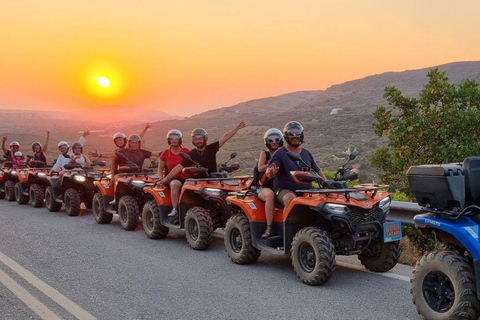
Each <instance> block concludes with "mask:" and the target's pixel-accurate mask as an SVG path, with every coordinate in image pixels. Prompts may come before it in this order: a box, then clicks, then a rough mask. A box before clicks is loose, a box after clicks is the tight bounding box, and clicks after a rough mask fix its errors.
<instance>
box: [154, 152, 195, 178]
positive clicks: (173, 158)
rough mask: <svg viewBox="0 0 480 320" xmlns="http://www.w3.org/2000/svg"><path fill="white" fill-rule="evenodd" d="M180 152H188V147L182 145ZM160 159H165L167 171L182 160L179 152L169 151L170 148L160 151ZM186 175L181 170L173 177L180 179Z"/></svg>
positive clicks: (186, 175) (186, 176)
mask: <svg viewBox="0 0 480 320" xmlns="http://www.w3.org/2000/svg"><path fill="white" fill-rule="evenodd" d="M181 152H184V153H188V152H190V149H188V148H185V147H183V148H182V151H181ZM160 160H162V161H165V163H166V165H167V170H168V172H170V171H172V169H173V168H175V166H176V165H177V164H179V163H180V162H182V160H183V158H182V156H181V155H180V154H174V153H172V152H170V148H168V149H165V151H163V152H162V154H161V155H160ZM188 177H189V175H188V174H185V173H183V172H181V171H180V173H179V174H177V175H176V176H175V178H180V179H187V178H188Z"/></svg>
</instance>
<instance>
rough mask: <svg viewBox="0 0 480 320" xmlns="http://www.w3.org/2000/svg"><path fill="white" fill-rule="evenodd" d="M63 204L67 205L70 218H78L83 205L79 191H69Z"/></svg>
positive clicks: (66, 209)
mask: <svg viewBox="0 0 480 320" xmlns="http://www.w3.org/2000/svg"><path fill="white" fill-rule="evenodd" d="M63 202H64V203H65V211H66V212H67V214H68V215H69V216H78V214H79V213H80V205H81V204H82V203H81V200H80V194H79V193H78V190H77V189H73V188H70V189H67V191H65V195H64V196H63Z"/></svg>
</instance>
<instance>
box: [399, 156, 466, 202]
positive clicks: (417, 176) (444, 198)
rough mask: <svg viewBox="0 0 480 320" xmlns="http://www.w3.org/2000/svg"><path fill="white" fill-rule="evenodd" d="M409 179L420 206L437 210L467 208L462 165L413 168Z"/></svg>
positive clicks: (409, 173)
mask: <svg viewBox="0 0 480 320" xmlns="http://www.w3.org/2000/svg"><path fill="white" fill-rule="evenodd" d="M407 179H408V184H409V185H410V189H411V190H412V192H413V193H414V194H415V198H416V199H417V203H418V204H419V205H420V206H426V205H427V204H429V205H430V207H432V208H434V209H437V210H462V209H463V208H464V207H465V177H464V174H463V167H462V164H461V163H449V164H431V165H421V166H411V167H410V168H409V169H408V170H407Z"/></svg>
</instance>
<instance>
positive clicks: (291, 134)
mask: <svg viewBox="0 0 480 320" xmlns="http://www.w3.org/2000/svg"><path fill="white" fill-rule="evenodd" d="M285 135H286V136H288V137H300V136H301V135H302V133H301V132H285Z"/></svg>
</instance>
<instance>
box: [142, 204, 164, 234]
mask: <svg viewBox="0 0 480 320" xmlns="http://www.w3.org/2000/svg"><path fill="white" fill-rule="evenodd" d="M142 225H143V230H144V231H145V234H146V235H147V237H149V238H150V239H164V238H165V237H166V236H167V234H168V231H169V229H168V228H167V227H165V226H164V225H162V224H161V223H160V212H159V210H158V205H157V202H156V201H155V200H150V201H148V202H147V203H146V204H145V206H144V207H143V211H142Z"/></svg>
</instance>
